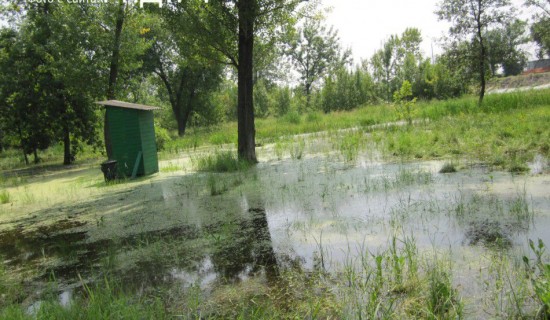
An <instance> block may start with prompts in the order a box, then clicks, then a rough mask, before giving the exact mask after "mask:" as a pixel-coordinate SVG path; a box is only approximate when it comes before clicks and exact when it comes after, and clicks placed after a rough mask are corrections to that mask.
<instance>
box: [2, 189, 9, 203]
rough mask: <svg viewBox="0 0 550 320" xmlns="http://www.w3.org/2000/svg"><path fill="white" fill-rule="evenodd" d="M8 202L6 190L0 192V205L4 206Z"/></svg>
mask: <svg viewBox="0 0 550 320" xmlns="http://www.w3.org/2000/svg"><path fill="white" fill-rule="evenodd" d="M9 202H10V193H9V192H8V190H2V191H0V204H6V203H9Z"/></svg>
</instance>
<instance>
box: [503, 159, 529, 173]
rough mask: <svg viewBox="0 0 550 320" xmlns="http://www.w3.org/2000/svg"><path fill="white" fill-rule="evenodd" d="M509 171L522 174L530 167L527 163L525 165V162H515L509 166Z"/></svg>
mask: <svg viewBox="0 0 550 320" xmlns="http://www.w3.org/2000/svg"><path fill="white" fill-rule="evenodd" d="M508 171H509V172H511V173H517V174H520V173H525V172H527V171H529V167H528V166H527V165H525V164H524V163H519V162H513V163H511V164H510V166H509V167H508Z"/></svg>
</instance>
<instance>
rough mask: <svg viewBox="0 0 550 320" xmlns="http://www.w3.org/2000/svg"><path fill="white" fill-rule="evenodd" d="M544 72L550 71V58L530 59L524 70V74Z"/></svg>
mask: <svg viewBox="0 0 550 320" xmlns="http://www.w3.org/2000/svg"><path fill="white" fill-rule="evenodd" d="M543 72H550V59H543V60H536V61H529V62H527V64H526V65H525V69H524V70H523V74H530V73H543Z"/></svg>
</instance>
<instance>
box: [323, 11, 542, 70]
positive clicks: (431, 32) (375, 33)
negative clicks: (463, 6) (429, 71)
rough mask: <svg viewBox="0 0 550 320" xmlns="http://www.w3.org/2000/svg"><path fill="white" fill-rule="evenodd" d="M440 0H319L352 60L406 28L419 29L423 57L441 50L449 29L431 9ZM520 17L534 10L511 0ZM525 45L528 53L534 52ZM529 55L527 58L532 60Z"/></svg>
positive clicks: (371, 50)
mask: <svg viewBox="0 0 550 320" xmlns="http://www.w3.org/2000/svg"><path fill="white" fill-rule="evenodd" d="M439 2H440V0H323V5H324V6H325V7H328V6H330V7H332V11H331V12H329V13H328V14H327V15H326V16H327V23H328V24H329V25H333V26H334V28H336V29H338V34H339V36H340V40H341V42H342V45H343V46H344V47H350V48H351V49H352V51H353V58H354V63H360V62H361V60H362V59H370V57H371V56H372V55H373V54H374V52H375V51H376V50H378V49H379V48H381V47H382V43H383V42H384V41H385V40H386V39H388V38H389V36H390V35H392V34H398V35H400V34H401V33H403V31H405V29H406V28H408V27H415V28H418V29H420V31H421V32H422V39H423V40H424V41H423V43H422V45H421V49H422V51H423V54H424V55H425V56H426V57H431V54H432V46H433V53H434V55H437V54H439V53H441V52H442V48H441V46H440V44H439V39H440V38H441V36H442V35H443V34H445V33H446V32H447V31H448V29H449V24H448V23H447V22H446V21H438V19H437V16H436V15H435V13H434V11H435V10H436V9H437V4H438V3H439ZM512 3H513V4H514V6H515V7H516V8H517V10H516V11H515V12H516V13H517V16H518V17H520V18H529V17H530V16H531V15H532V14H533V13H534V12H535V10H534V9H532V8H526V7H523V6H522V3H523V0H512ZM531 47H532V46H529V52H532V51H534V50H533V49H532V48H531ZM532 58H533V57H530V59H532Z"/></svg>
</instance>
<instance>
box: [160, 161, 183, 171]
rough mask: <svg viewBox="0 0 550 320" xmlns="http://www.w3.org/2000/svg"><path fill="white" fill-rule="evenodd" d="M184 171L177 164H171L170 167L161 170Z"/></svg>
mask: <svg viewBox="0 0 550 320" xmlns="http://www.w3.org/2000/svg"><path fill="white" fill-rule="evenodd" d="M182 169H183V168H182V167H181V166H178V165H177V164H175V163H171V162H170V163H169V164H168V165H166V166H164V167H162V168H160V172H176V171H180V170H182Z"/></svg>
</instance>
